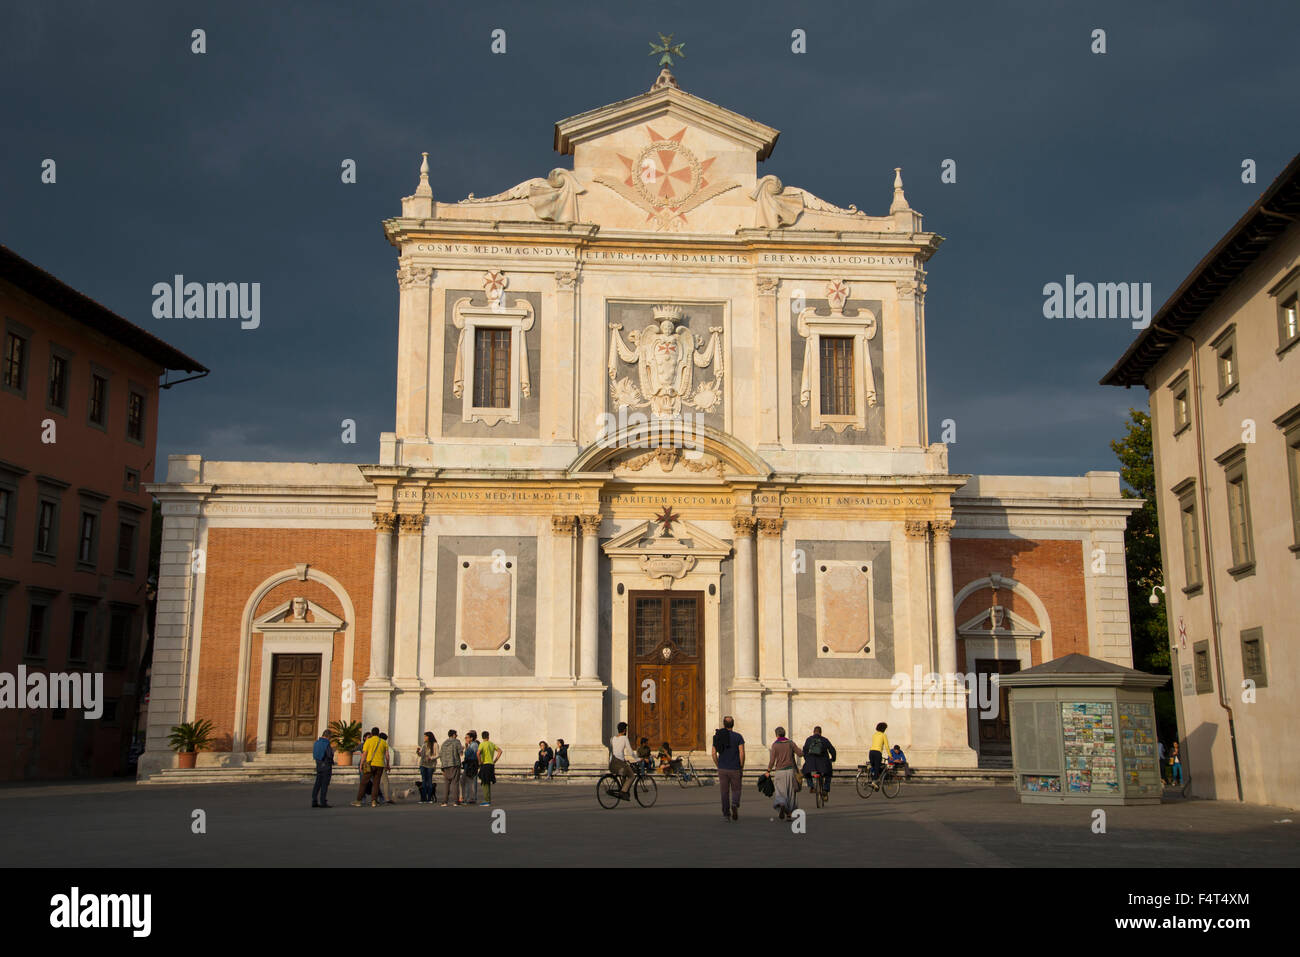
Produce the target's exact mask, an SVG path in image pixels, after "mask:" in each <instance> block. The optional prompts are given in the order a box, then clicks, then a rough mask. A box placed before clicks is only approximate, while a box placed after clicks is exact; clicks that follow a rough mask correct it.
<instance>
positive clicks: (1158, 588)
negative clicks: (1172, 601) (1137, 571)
mask: <svg viewBox="0 0 1300 957" xmlns="http://www.w3.org/2000/svg"><path fill="white" fill-rule="evenodd" d="M1157 591H1159V592H1164V591H1165V586H1164V585H1157V586H1156V587H1155V588H1153V589H1151V597H1150V598H1149V599H1147V600H1148V601H1150V602H1151V607H1152V608H1154V607H1156V606H1157V605H1159V604H1160V599H1159V598H1157V597H1156V592H1157ZM1166 594H1168V593H1167V592H1166Z"/></svg>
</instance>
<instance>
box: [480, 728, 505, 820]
mask: <svg viewBox="0 0 1300 957" xmlns="http://www.w3.org/2000/svg"><path fill="white" fill-rule="evenodd" d="M503 754H505V752H504V751H503V750H502V749H501V748H498V747H497V746H496V743H495V742H494V741H493V740H492V735H491V734H490V733H489V732H487V731H484V732H483V740H482V742H480V743H479V746H478V779H479V781H480V782H482V784H483V800H482V801H481V802H480V803H479V806H480V807H488V806H490V805H491V804H492V785H493V784H495V783H496V780H497V759H498V758H499V757H501V755H503Z"/></svg>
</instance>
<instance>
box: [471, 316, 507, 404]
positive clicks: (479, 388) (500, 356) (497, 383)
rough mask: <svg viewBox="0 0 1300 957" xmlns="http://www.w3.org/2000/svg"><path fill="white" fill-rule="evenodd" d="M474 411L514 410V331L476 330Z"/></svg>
mask: <svg viewBox="0 0 1300 957" xmlns="http://www.w3.org/2000/svg"><path fill="white" fill-rule="evenodd" d="M474 407H475V408H479V409H506V408H509V407H510V330H509V329H491V328H478V329H475V330H474Z"/></svg>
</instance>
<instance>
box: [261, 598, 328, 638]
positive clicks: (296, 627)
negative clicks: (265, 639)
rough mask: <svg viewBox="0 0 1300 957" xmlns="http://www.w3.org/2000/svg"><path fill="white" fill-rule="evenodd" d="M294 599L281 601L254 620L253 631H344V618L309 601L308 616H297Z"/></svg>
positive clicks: (307, 606)
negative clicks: (301, 617)
mask: <svg viewBox="0 0 1300 957" xmlns="http://www.w3.org/2000/svg"><path fill="white" fill-rule="evenodd" d="M293 603H294V599H292V598H291V599H289V600H287V601H283V602H281V603H280V604H279V605H276V606H275V607H274V608H272V609H271V610H270V611H268V612H267V613H266V614H264V615H262V616H261V617H259V618H255V619H254V620H253V627H252V630H253V631H261V632H267V631H342V630H343V628H344V622H343V619H342V618H340V617H339V616H338V615H335V614H334V613H333V612H330V611H327V610H326V609H325V608H323V607H321V606H320V605H318V604H316V603H315V602H314V601H310V600H308V601H307V605H306V617H305V618H303V619H300V618H298V617H296V614H295V610H294V607H293Z"/></svg>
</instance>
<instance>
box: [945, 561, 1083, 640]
mask: <svg viewBox="0 0 1300 957" xmlns="http://www.w3.org/2000/svg"><path fill="white" fill-rule="evenodd" d="M990 572H997V573H998V574H999V575H1003V576H1006V577H1008V578H1014V579H1015V580H1016V581H1018V582H1021V583H1022V584H1024V586H1025V587H1026V588H1028V589H1029V590H1030V591H1032V592H1033V593H1034V594H1035V595H1037V596H1038V598H1039V600H1040V601H1042V603H1043V605H1044V606H1045V607H1046V608H1047V615H1048V617H1049V619H1050V620H1051V626H1052V654H1053V656H1054V657H1056V658H1060V657H1062V656H1063V655H1068V654H1070V653H1071V652H1077V653H1079V654H1082V655H1086V654H1087V653H1088V603H1087V597H1086V594H1085V590H1084V577H1083V576H1084V573H1085V566H1084V562H1083V543H1082V542H1079V541H1048V540H1043V541H1035V540H1032V539H1024V538H1015V539H1007V538H954V539H953V540H952V580H953V587H954V589H956V590H957V591H961V589H962V588H964V587H965V586H966V585H968V584H969V583H970V582H972V581H976V580H978V579H981V578H987V577H988V576H989V573H990ZM990 597H991V593H990V591H989V589H987V588H983V589H980V590H979V591H977V592H975V593H974V594H972V595H970V596H969V597H968V598H966V600H965V601H963V602H962V604H961V607H960V608H958V609H957V624H958V625H960V624H961V623H962V622H964V621H968V620H970V619H971V618H973V617H975V616H976V615H977V614H979V613H980V612H981V611H983V610H984V609H986V608H988V607H989V604H990ZM998 604H1000V605H1002V606H1003V607H1005V608H1008V609H1010V610H1012V611H1014V612H1015V613H1016V614H1017V615H1020V616H1021V617H1022V618H1024V619H1026V620H1027V621H1031V622H1035V623H1037V624H1042V623H1041V622H1038V616H1037V615H1035V614H1034V611H1033V609H1032V608H1030V607H1029V603H1028V602H1027V601H1025V600H1024V599H1023V598H1021V597H1020V596H1018V595H1015V594H1013V593H1012V592H1011V591H1010V590H1009V589H1003V588H1000V589H998ZM1033 648H1034V656H1033V662H1034V664H1036V665H1037V664H1041V663H1042V650H1041V646H1040V643H1039V642H1034V645H1033ZM958 651H959V654H963V655H964V653H965V649H964V648H963V649H958ZM961 660H965V659H964V658H962V659H961Z"/></svg>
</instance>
